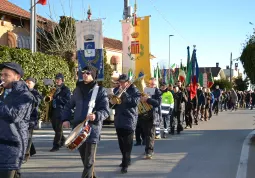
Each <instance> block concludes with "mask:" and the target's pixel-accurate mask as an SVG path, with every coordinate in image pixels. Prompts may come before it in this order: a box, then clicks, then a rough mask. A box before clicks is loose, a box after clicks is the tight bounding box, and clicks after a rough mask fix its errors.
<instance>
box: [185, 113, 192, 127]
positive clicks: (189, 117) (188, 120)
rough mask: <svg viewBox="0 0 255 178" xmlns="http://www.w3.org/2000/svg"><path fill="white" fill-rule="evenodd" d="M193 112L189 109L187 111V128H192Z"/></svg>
mask: <svg viewBox="0 0 255 178" xmlns="http://www.w3.org/2000/svg"><path fill="white" fill-rule="evenodd" d="M191 112H192V109H191V108H187V109H186V110H185V122H186V126H190V127H192V116H191Z"/></svg>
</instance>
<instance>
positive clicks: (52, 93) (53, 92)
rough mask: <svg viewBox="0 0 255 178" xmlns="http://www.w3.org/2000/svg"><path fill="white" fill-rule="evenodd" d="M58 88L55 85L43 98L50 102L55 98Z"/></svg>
mask: <svg viewBox="0 0 255 178" xmlns="http://www.w3.org/2000/svg"><path fill="white" fill-rule="evenodd" d="M56 90H57V89H56V88H55V87H53V88H52V89H51V90H50V93H49V95H48V96H45V97H44V99H43V100H44V102H45V103H49V102H51V101H52V100H53V96H54V94H55V92H56Z"/></svg>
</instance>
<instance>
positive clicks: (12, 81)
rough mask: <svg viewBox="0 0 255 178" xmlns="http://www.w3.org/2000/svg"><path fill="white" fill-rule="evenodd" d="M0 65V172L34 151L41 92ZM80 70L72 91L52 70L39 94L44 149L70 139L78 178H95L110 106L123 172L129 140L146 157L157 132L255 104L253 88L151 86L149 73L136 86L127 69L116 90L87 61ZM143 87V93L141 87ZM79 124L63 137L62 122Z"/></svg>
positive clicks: (11, 175)
mask: <svg viewBox="0 0 255 178" xmlns="http://www.w3.org/2000/svg"><path fill="white" fill-rule="evenodd" d="M0 70H1V84H0V85H1V92H0V130H1V134H0V175H1V176H0V177H1V178H19V177H20V175H21V174H20V169H21V165H22V163H25V162H27V161H28V159H29V157H30V156H32V155H33V154H35V153H36V150H35V148H34V145H33V143H32V136H33V130H34V128H35V126H36V125H37V122H38V116H39V114H38V109H39V105H40V102H41V100H42V99H43V97H42V96H41V95H40V93H39V92H38V91H37V90H36V89H34V86H35V84H36V80H35V79H34V78H32V77H29V78H27V79H26V80H25V81H23V80H22V79H21V78H22V77H23V76H24V71H23V69H22V68H21V66H20V65H19V64H17V63H14V62H6V63H2V64H0ZM79 72H80V73H81V76H82V80H80V81H77V83H76V88H75V89H74V91H73V92H71V91H70V89H69V88H68V87H67V86H66V85H65V82H64V81H65V80H64V75H63V74H61V73H58V74H56V76H55V87H54V88H53V90H52V91H51V94H50V96H46V98H45V97H44V99H43V101H44V102H46V101H48V102H50V103H51V104H50V110H51V112H50V118H51V123H52V129H53V130H54V132H55V136H54V139H53V143H52V148H51V149H50V150H49V151H50V152H56V151H59V150H60V148H61V147H63V146H67V145H68V144H69V143H70V142H72V143H73V145H74V146H75V147H77V149H78V151H79V153H80V158H81V162H82V164H83V167H84V169H83V173H82V178H95V177H96V175H95V170H94V162H95V159H96V151H97V144H98V143H99V141H100V135H101V129H102V125H103V121H104V120H105V119H107V118H108V117H109V115H110V109H114V110H115V116H114V126H115V129H116V133H117V138H118V144H119V148H120V152H121V155H122V159H121V164H120V165H119V166H120V167H121V173H123V174H125V173H127V171H128V167H129V166H130V165H131V152H132V147H133V145H135V146H136V145H145V153H144V154H145V159H152V157H153V154H154V143H155V139H160V138H161V137H163V138H166V137H167V136H168V134H172V135H173V134H175V133H177V134H180V133H181V132H182V131H183V130H184V127H185V128H192V126H193V124H195V125H198V124H199V121H208V120H210V119H211V118H212V116H213V114H214V113H215V114H216V115H218V113H219V111H223V110H231V111H235V110H236V109H237V108H238V107H241V108H250V109H253V106H254V104H255V93H254V92H238V91H235V90H234V89H231V90H230V91H226V90H224V89H223V90H222V89H220V88H219V86H216V88H215V90H213V91H210V89H209V88H205V87H200V86H198V88H197V90H195V92H194V88H191V87H190V86H189V85H188V86H186V87H183V84H182V83H181V82H180V81H177V82H176V84H175V85H169V86H168V85H167V84H166V83H162V84H161V86H160V87H157V83H158V81H157V80H156V79H155V78H150V79H149V81H148V85H147V86H146V87H145V88H144V89H141V88H140V87H138V86H137V84H134V83H132V82H131V81H130V79H129V77H128V75H126V74H122V75H120V76H119V78H118V80H117V81H116V82H115V83H114V90H113V93H114V94H113V95H108V94H107V91H106V89H105V88H104V87H102V86H99V84H98V83H97V80H96V79H97V75H98V73H97V71H95V70H93V68H91V67H90V66H85V67H84V68H83V69H82V70H81V71H79ZM192 87H193V86H192ZM145 89H147V90H146V91H149V92H148V93H146V92H145ZM191 89H192V90H191ZM143 111H145V112H143ZM84 123H85V124H84ZM161 124H163V127H164V130H163V133H161V129H160V126H161ZM80 126H82V129H79V132H77V133H78V134H81V136H82V137H80V136H79V135H75V136H72V137H70V135H69V137H68V138H65V137H64V134H63V127H64V128H70V127H72V131H71V133H72V132H73V131H75V130H76V128H77V127H80ZM87 128H90V129H89V130H90V133H89V134H84V133H85V131H87ZM76 131H77V130H76ZM134 134H135V138H136V143H135V144H133V138H134ZM76 138H79V140H76ZM75 141H79V144H78V143H76V142H75ZM68 148H69V147H68ZM35 159H36V158H35Z"/></svg>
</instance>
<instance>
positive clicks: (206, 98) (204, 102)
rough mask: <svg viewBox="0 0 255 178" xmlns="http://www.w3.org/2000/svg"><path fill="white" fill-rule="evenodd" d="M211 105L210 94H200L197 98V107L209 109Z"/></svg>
mask: <svg viewBox="0 0 255 178" xmlns="http://www.w3.org/2000/svg"><path fill="white" fill-rule="evenodd" d="M210 104H211V94H210V93H207V92H205V93H203V92H202V93H201V94H200V96H199V98H198V105H199V106H202V107H203V108H209V107H210Z"/></svg>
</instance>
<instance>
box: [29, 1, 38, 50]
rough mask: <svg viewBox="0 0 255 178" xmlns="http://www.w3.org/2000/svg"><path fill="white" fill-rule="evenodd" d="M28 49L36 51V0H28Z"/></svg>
mask: <svg viewBox="0 0 255 178" xmlns="http://www.w3.org/2000/svg"><path fill="white" fill-rule="evenodd" d="M30 4H31V9H30V49H31V52H32V53H34V52H36V39H37V37H36V32H37V31H36V29H37V16H36V4H37V0H30Z"/></svg>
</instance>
